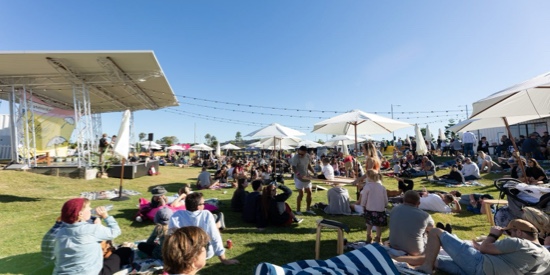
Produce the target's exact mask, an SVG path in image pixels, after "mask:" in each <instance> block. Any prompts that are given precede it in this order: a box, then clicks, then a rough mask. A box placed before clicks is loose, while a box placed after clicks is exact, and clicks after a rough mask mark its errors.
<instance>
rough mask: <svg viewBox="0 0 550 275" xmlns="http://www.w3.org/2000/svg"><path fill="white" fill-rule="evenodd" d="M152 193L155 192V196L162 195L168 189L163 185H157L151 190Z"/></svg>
mask: <svg viewBox="0 0 550 275" xmlns="http://www.w3.org/2000/svg"><path fill="white" fill-rule="evenodd" d="M151 194H153V196H162V195H164V194H166V189H164V187H162V186H156V187H154V188H153V189H152V190H151Z"/></svg>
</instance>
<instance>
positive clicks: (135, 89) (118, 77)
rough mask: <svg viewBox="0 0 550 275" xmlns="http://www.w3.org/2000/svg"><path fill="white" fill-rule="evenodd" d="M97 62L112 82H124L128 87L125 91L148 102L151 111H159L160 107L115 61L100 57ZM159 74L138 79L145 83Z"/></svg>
mask: <svg viewBox="0 0 550 275" xmlns="http://www.w3.org/2000/svg"><path fill="white" fill-rule="evenodd" d="M97 62H98V63H99V64H100V65H101V66H102V67H103V69H104V70H105V71H106V72H107V74H108V75H109V77H110V79H111V80H112V81H115V82H117V81H122V82H124V83H127V85H124V89H126V90H127V91H128V93H129V94H131V95H135V96H137V97H139V98H140V99H141V100H143V101H145V102H147V107H148V108H150V109H159V108H160V106H159V105H158V104H157V103H155V101H154V100H153V99H151V97H149V96H148V95H147V93H145V92H144V91H143V90H142V89H141V87H139V86H138V85H137V84H136V83H135V82H134V79H132V77H130V75H128V74H127V73H126V72H124V71H123V70H122V69H121V68H120V67H119V66H118V65H117V64H116V63H115V61H113V60H112V59H111V58H110V57H100V58H98V59H97ZM158 74H159V73H157V75H155V74H151V75H150V76H142V77H141V78H139V79H138V81H145V80H146V79H145V78H146V77H155V76H159V75H158Z"/></svg>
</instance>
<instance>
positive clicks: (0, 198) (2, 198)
mask: <svg viewBox="0 0 550 275" xmlns="http://www.w3.org/2000/svg"><path fill="white" fill-rule="evenodd" d="M35 201H40V199H37V198H29V197H19V196H13V195H3V194H2V195H0V203H9V202H35Z"/></svg>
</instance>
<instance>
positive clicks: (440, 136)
mask: <svg viewBox="0 0 550 275" xmlns="http://www.w3.org/2000/svg"><path fill="white" fill-rule="evenodd" d="M439 138H440V139H441V140H446V139H447V137H446V136H445V133H444V132H443V130H442V129H441V128H439Z"/></svg>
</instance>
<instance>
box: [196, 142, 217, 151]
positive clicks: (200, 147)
mask: <svg viewBox="0 0 550 275" xmlns="http://www.w3.org/2000/svg"><path fill="white" fill-rule="evenodd" d="M191 150H195V151H212V150H214V148H212V147H210V146H208V145H206V144H203V143H200V144H197V145H193V146H191Z"/></svg>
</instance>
